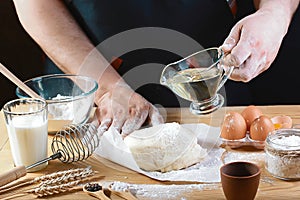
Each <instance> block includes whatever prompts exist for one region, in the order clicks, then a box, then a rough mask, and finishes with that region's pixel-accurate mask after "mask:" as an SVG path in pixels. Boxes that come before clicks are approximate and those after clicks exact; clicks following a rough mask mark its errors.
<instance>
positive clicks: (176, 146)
mask: <svg viewBox="0 0 300 200" xmlns="http://www.w3.org/2000/svg"><path fill="white" fill-rule="evenodd" d="M124 142H125V144H126V145H127V146H128V147H129V149H130V151H131V153H132V154H133V157H134V159H135V161H136V163H137V164H138V166H139V167H140V168H141V169H144V170H146V171H161V172H166V171H171V170H178V169H182V168H186V167H189V166H191V165H193V164H195V163H198V162H200V161H201V160H202V159H203V158H204V157H205V156H206V155H207V152H206V149H203V148H202V147H201V146H200V145H199V144H197V135H196V133H194V132H192V131H190V130H189V129H187V128H184V127H183V126H181V125H179V124H178V123H175V122H174V123H165V124H160V125H156V126H153V127H149V128H145V129H141V130H137V131H134V132H133V133H131V134H130V135H129V136H127V137H126V138H125V139H124Z"/></svg>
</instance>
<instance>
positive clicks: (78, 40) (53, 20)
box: [14, 0, 120, 91]
mask: <svg viewBox="0 0 300 200" xmlns="http://www.w3.org/2000/svg"><path fill="white" fill-rule="evenodd" d="M14 3H15V7H16V10H17V13H18V16H19V19H20V22H21V24H22V25H23V27H24V28H25V30H26V31H27V32H28V33H29V34H30V36H31V37H32V38H33V39H34V40H35V41H36V42H37V43H38V44H39V45H40V47H41V48H42V49H43V50H44V52H45V53H46V54H47V55H48V56H49V57H50V58H51V59H52V60H53V61H54V62H55V64H56V65H57V66H59V67H60V68H61V69H62V70H63V71H64V72H65V73H72V74H82V75H88V76H92V77H93V78H95V79H97V80H98V79H99V78H101V80H99V82H101V84H99V86H100V88H101V89H102V90H104V91H105V90H108V89H109V87H111V86H112V85H113V84H114V83H116V82H117V81H119V80H120V76H119V75H118V73H117V72H116V71H115V70H114V69H113V68H112V67H111V66H110V65H109V63H108V62H107V61H106V59H105V58H104V57H103V56H102V55H101V54H100V53H99V52H97V51H96V50H95V48H94V46H93V44H92V43H91V42H90V40H89V39H88V38H87V36H86V35H85V34H84V33H83V31H82V30H81V29H80V27H79V26H78V25H77V23H76V21H75V20H74V19H73V17H72V16H71V15H70V13H69V12H68V10H67V9H66V7H65V5H64V4H63V2H62V1H60V0H51V1H49V0H14ZM91 52H93V53H92V54H91ZM87 58H88V59H87ZM99 76H101V77H99Z"/></svg>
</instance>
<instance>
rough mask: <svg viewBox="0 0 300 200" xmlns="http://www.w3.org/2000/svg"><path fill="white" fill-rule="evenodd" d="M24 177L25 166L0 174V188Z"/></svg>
mask: <svg viewBox="0 0 300 200" xmlns="http://www.w3.org/2000/svg"><path fill="white" fill-rule="evenodd" d="M25 175H26V168H25V166H18V167H15V168H13V169H11V170H9V171H7V172H5V173H3V174H0V187H1V186H3V185H6V184H7V183H10V182H12V181H14V180H17V179H19V178H21V177H22V176H25Z"/></svg>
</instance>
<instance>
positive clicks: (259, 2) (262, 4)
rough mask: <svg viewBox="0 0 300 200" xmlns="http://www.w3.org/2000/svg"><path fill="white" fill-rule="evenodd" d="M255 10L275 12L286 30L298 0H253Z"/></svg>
mask: <svg viewBox="0 0 300 200" xmlns="http://www.w3.org/2000/svg"><path fill="white" fill-rule="evenodd" d="M253 2H254V5H255V7H256V9H257V10H265V11H270V12H275V14H277V15H280V18H281V19H282V20H284V23H285V25H286V27H285V28H286V31H287V29H288V26H289V24H290V22H291V20H292V18H293V15H294V13H295V11H296V10H297V8H298V5H299V2H300V0H253Z"/></svg>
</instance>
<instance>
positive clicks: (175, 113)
mask: <svg viewBox="0 0 300 200" xmlns="http://www.w3.org/2000/svg"><path fill="white" fill-rule="evenodd" d="M243 108H244V107H224V108H222V109H220V110H218V111H217V112H214V113H212V114H209V115H205V116H196V115H193V114H191V113H190V112H189V110H188V109H187V108H181V109H180V108H167V109H164V110H161V112H162V113H163V115H164V116H166V118H165V119H166V121H167V122H174V121H176V122H179V123H206V124H209V125H213V126H219V125H220V123H221V121H222V119H223V117H224V114H225V112H228V111H238V112H240V111H241V110H242V109H243ZM260 108H261V110H262V112H263V113H264V114H265V115H267V116H269V117H273V116H276V115H283V114H284V115H289V116H290V117H292V119H293V124H300V105H287V106H260ZM0 114H1V116H0V128H1V136H0V172H1V173H3V172H5V171H7V170H10V169H12V168H13V166H14V164H13V160H12V156H11V152H10V147H9V142H8V136H7V132H6V126H5V122H4V118H3V114H2V113H0ZM51 137H52V136H50V135H49V144H50V141H51ZM49 146H50V145H49ZM228 151H231V149H228ZM232 151H233V150H232ZM235 151H236V150H235ZM238 151H241V152H245V151H253V149H251V148H250V149H239V150H238ZM260 152H261V151H260ZM49 154H51V151H50V149H49ZM86 166H92V169H94V170H97V171H98V172H99V174H100V175H103V176H104V178H103V179H101V181H108V182H112V181H120V182H124V183H128V184H135V185H140V186H141V187H142V185H141V184H146V185H147V186H148V187H147V188H148V189H149V188H154V190H157V188H159V187H160V186H162V187H164V185H172V187H171V186H170V189H167V188H168V187H164V188H165V189H166V193H169V195H163V196H159V195H158V194H157V195H156V193H159V192H161V190H162V189H159V191H148V195H143V194H142V195H140V196H138V197H139V199H163V198H169V199H225V197H224V195H223V191H222V187H221V184H220V183H214V184H211V185H207V184H201V183H187V182H185V183H182V182H180V183H177V182H176V183H174V182H160V181H157V180H153V179H151V178H148V177H146V176H144V175H141V174H138V173H136V172H133V171H131V170H129V169H126V168H124V167H122V166H119V165H117V164H114V163H112V162H110V161H108V160H105V159H103V158H99V157H97V159H96V156H94V155H93V156H91V157H90V158H88V159H87V160H85V161H82V162H77V163H71V164H64V163H62V162H60V161H58V160H54V161H50V162H49V165H48V166H47V167H46V168H45V169H43V170H41V171H38V172H35V173H27V175H26V176H25V177H24V178H22V179H26V178H32V177H36V176H40V175H43V174H49V173H52V172H56V171H59V170H65V169H70V168H77V167H86ZM22 179H20V181H21V180H22ZM99 181H100V180H99ZM174 184H175V186H174ZM189 185H190V186H191V187H189ZM149 186H152V187H149ZM176 186H178V187H176ZM181 186H182V187H181ZM202 186H203V187H202ZM18 191H19V190H15V191H14V192H18ZM151 192H152V193H151ZM172 193H173V194H172ZM7 195H8V194H7V193H6V194H3V195H1V194H0V199H2V198H4V197H6V196H7ZM155 195H156V196H155ZM34 197H35V196H34V195H32V194H28V195H26V196H22V197H19V198H16V199H33V198H34ZM299 197H300V181H293V182H291V181H282V180H279V179H275V178H273V177H271V176H270V175H269V174H268V172H266V171H265V169H264V168H263V169H262V178H261V182H260V186H259V189H258V193H257V196H256V199H297V198H299ZM48 198H51V199H72V200H73V199H78V200H80V199H94V197H91V196H88V195H87V194H85V193H84V192H82V191H76V192H72V193H65V194H60V195H53V196H51V197H48ZM112 199H120V198H118V197H116V196H113V198H112Z"/></svg>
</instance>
